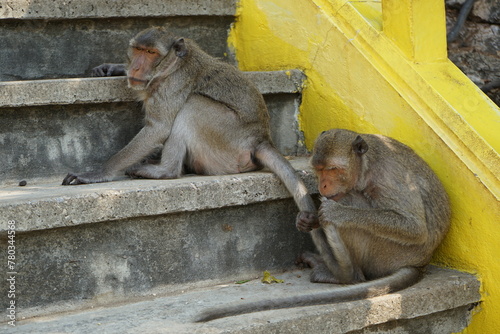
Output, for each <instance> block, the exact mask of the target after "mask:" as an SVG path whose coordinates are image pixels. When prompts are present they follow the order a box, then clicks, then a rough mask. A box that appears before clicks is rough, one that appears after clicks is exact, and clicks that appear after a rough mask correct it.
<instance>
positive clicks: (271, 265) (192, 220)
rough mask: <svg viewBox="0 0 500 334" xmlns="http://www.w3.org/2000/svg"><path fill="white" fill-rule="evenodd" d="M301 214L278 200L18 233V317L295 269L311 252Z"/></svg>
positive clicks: (4, 287)
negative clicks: (298, 225)
mask: <svg viewBox="0 0 500 334" xmlns="http://www.w3.org/2000/svg"><path fill="white" fill-rule="evenodd" d="M82 209H83V210H84V209H85V208H82ZM296 214H297V209H296V206H295V204H294V203H293V201H291V200H279V201H271V202H264V203H259V204H253V205H246V206H236V207H226V208H222V209H215V210H205V211H195V212H187V213H179V214H170V215H164V216H156V217H146V218H135V219H124V220H120V221H110V222H103V223H95V224H86V225H81V226H75V227H67V228H58V229H51V230H44V231H36V232H28V233H18V234H17V235H16V270H17V273H18V274H17V281H16V291H17V296H16V303H17V307H18V310H20V312H22V310H23V309H26V308H30V307H36V306H47V305H50V304H53V303H57V302H62V301H85V300H86V301H88V300H92V299H94V300H95V301H96V303H99V302H104V303H107V302H113V301H119V300H123V299H126V298H127V297H131V296H136V295H143V294H147V293H148V292H150V291H152V290H153V289H159V288H161V287H167V288H168V286H173V285H175V284H187V283H195V282H200V281H206V280H212V281H228V280H230V279H235V280H236V279H245V278H253V277H255V276H256V275H259V274H262V271H263V270H271V271H278V272H279V271H280V270H282V269H289V268H293V267H294V261H295V259H296V257H297V256H298V255H299V254H300V253H301V252H302V251H304V250H312V249H313V246H312V243H311V241H310V237H309V235H307V234H305V233H300V232H298V231H297V230H296V229H295V227H294V221H295V216H296ZM4 244H5V239H3V240H2V245H4ZM2 248H4V247H2ZM5 249H6V248H5ZM4 254H5V252H4ZM4 262H5V263H6V262H7V261H6V259H5V261H4ZM7 283H8V282H7V281H5V280H4V281H2V282H1V283H0V289H1V290H2V291H7V290H8V286H7ZM5 303H6V301H5V299H4V301H3V304H2V307H4V308H5V307H7V304H5Z"/></svg>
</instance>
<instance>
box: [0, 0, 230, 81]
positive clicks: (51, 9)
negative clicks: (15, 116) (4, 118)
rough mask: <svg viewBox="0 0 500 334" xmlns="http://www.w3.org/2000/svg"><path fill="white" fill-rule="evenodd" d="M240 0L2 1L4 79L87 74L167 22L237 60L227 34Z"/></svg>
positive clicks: (120, 57)
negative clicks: (139, 36) (132, 40)
mask: <svg viewBox="0 0 500 334" xmlns="http://www.w3.org/2000/svg"><path fill="white" fill-rule="evenodd" d="M235 12H236V1H235V0H210V1H199V0H183V1H175V0H152V1H147V2H144V1H140V0H124V1H101V0H85V1H54V0H37V1H31V0H6V1H2V5H1V6H0V22H1V24H0V45H1V46H2V47H1V48H0V67H1V68H2V69H3V70H2V71H1V72H0V81H5V80H34V79H47V78H69V77H82V76H87V75H88V74H89V73H90V70H91V69H92V68H93V67H95V66H97V65H99V64H102V63H105V62H116V63H122V62H124V60H125V52H126V48H127V46H128V42H129V40H130V38H131V37H133V36H134V35H135V34H137V33H138V32H139V31H141V30H143V29H145V28H148V27H150V26H155V25H156V26H165V27H168V28H169V29H170V30H171V31H173V32H174V33H176V34H179V35H182V36H183V37H188V38H192V39H194V40H196V41H197V42H198V43H199V44H200V45H201V46H202V47H203V49H204V50H205V51H207V52H208V53H209V54H211V55H212V56H215V57H220V58H224V59H227V60H228V61H231V62H232V61H234V60H233V57H232V55H231V52H229V51H228V49H227V44H226V41H227V36H228V31H229V28H230V25H231V23H232V22H233V21H234V15H235Z"/></svg>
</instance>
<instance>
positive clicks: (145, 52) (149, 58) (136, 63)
mask: <svg viewBox="0 0 500 334" xmlns="http://www.w3.org/2000/svg"><path fill="white" fill-rule="evenodd" d="M186 54H187V50H186V46H185V44H184V39H183V38H175V37H174V36H172V35H170V34H169V33H168V32H166V31H165V30H164V29H161V28H151V29H147V30H145V31H143V32H140V33H139V34H138V35H137V36H136V37H135V38H133V39H132V40H131V41H130V46H129V50H128V53H127V55H128V68H127V78H128V85H129V87H130V88H133V89H136V90H143V89H146V88H147V87H148V86H149V84H150V83H151V81H153V79H154V78H155V77H162V78H164V77H167V76H168V75H170V74H171V73H172V72H174V71H175V70H176V69H177V68H178V65H179V64H178V60H179V59H180V58H182V57H184V56H185V55H186Z"/></svg>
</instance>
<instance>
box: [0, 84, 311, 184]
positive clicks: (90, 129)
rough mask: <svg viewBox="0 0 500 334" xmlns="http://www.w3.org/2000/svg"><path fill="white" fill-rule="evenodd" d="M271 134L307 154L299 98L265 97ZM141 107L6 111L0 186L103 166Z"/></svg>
mask: <svg viewBox="0 0 500 334" xmlns="http://www.w3.org/2000/svg"><path fill="white" fill-rule="evenodd" d="M266 102H267V104H268V106H269V113H270V115H271V133H272V136H273V140H274V142H275V144H276V146H277V147H278V149H279V150H280V151H281V152H282V153H283V154H285V155H296V154H298V153H303V151H304V148H303V146H301V144H300V141H301V135H300V132H299V131H298V125H297V121H296V119H297V118H296V113H297V110H298V94H275V95H268V96H266ZM142 118H143V112H142V110H141V106H140V104H139V103H135V102H130V103H111V104H84V105H78V104H75V105H63V106H40V107H22V108H4V109H2V122H0V161H1V164H2V168H1V170H0V185H1V184H2V183H3V184H9V183H11V184H12V183H13V184H16V183H18V182H19V181H20V180H28V182H30V181H31V180H34V179H37V178H46V179H47V178H49V179H50V178H56V179H57V178H60V179H61V181H62V178H63V177H64V176H65V175H66V174H67V173H68V172H82V171H87V170H92V169H95V168H96V167H98V166H100V165H102V163H103V162H105V161H106V160H107V159H109V158H110V157H111V156H112V155H113V154H114V153H116V152H118V151H119V150H120V149H122V148H123V147H124V146H125V145H126V144H127V143H128V142H129V141H130V140H131V139H132V138H133V137H134V135H135V134H136V133H137V132H138V131H139V130H140V129H141V127H142V124H143V122H142Z"/></svg>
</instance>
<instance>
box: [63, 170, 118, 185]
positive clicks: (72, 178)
mask: <svg viewBox="0 0 500 334" xmlns="http://www.w3.org/2000/svg"><path fill="white" fill-rule="evenodd" d="M111 179H112V178H111V177H109V176H107V175H105V174H103V173H99V172H89V173H82V174H75V173H68V175H66V177H65V178H64V180H63V181H62V185H63V186H69V185H77V184H88V183H101V182H109V181H111Z"/></svg>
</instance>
